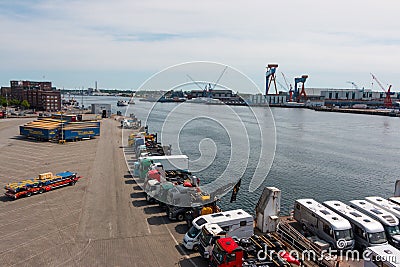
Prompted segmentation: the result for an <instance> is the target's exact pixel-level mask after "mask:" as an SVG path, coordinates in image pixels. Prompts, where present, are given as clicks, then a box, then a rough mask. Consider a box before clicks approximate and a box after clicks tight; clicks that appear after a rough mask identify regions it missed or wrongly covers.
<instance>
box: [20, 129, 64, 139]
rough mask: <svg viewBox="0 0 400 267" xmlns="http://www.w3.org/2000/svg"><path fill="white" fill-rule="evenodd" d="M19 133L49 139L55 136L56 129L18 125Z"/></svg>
mask: <svg viewBox="0 0 400 267" xmlns="http://www.w3.org/2000/svg"><path fill="white" fill-rule="evenodd" d="M19 133H20V135H23V136H26V137H33V138H36V139H42V140H50V139H53V138H55V137H56V135H57V133H58V130H57V129H56V128H55V129H45V128H38V127H30V126H19Z"/></svg>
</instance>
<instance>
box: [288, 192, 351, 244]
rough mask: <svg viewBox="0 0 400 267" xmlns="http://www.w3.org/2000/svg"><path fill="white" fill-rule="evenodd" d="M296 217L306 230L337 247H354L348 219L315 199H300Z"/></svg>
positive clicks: (296, 202)
mask: <svg viewBox="0 0 400 267" xmlns="http://www.w3.org/2000/svg"><path fill="white" fill-rule="evenodd" d="M294 219H295V220H296V221H298V222H299V223H300V224H301V225H302V227H303V228H304V229H305V230H309V231H310V232H311V233H313V234H315V235H317V236H319V237H320V238H322V239H323V240H325V241H326V242H328V243H329V245H330V246H331V247H332V248H335V249H346V250H347V249H353V247H354V239H353V231H352V228H351V225H350V223H349V221H348V220H346V219H345V218H343V217H342V216H340V215H339V214H337V213H335V212H333V211H332V210H330V209H328V208H327V207H325V206H323V205H322V204H320V203H319V202H317V201H315V200H314V199H298V200H296V201H295V205H294Z"/></svg>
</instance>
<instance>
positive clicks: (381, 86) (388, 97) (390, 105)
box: [371, 73, 393, 108]
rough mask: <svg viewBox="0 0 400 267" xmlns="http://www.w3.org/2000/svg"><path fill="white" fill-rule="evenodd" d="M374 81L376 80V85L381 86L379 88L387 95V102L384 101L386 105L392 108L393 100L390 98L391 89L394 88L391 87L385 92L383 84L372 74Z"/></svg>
mask: <svg viewBox="0 0 400 267" xmlns="http://www.w3.org/2000/svg"><path fill="white" fill-rule="evenodd" d="M371 75H372V79H374V80H375V81H376V83H377V84H378V85H379V87H380V88H381V89H382V90H383V91H384V92H385V93H386V97H385V101H384V105H385V107H387V108H391V107H392V105H393V104H392V98H391V97H390V88H392V85H389V88H388V89H387V90H385V88H384V87H383V85H382V84H381V82H380V81H379V80H378V78H376V76H375V75H374V74H372V73H371Z"/></svg>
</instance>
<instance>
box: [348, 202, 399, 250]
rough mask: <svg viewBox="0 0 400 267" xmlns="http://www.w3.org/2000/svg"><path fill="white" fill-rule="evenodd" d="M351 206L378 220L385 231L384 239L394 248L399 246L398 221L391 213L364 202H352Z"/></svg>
mask: <svg viewBox="0 0 400 267" xmlns="http://www.w3.org/2000/svg"><path fill="white" fill-rule="evenodd" d="M350 203H351V206H352V207H353V208H355V209H358V210H359V211H361V212H364V213H365V214H367V215H369V216H371V217H372V218H374V219H375V220H378V221H379V222H380V223H381V224H382V225H383V228H384V229H385V232H386V238H387V239H388V241H389V243H390V244H391V245H393V246H395V247H399V245H400V229H399V220H398V219H397V218H396V216H394V215H393V214H392V213H390V212H388V211H387V210H384V209H382V208H381V207H379V206H377V205H374V204H372V203H371V202H368V201H365V200H352V201H350Z"/></svg>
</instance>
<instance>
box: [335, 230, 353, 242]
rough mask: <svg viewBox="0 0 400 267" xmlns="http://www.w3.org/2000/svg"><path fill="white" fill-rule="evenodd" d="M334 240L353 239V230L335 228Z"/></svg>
mask: <svg viewBox="0 0 400 267" xmlns="http://www.w3.org/2000/svg"><path fill="white" fill-rule="evenodd" d="M335 237H336V240H339V239H344V240H346V241H349V240H352V239H353V231H352V230H351V229H348V230H336V231H335Z"/></svg>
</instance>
